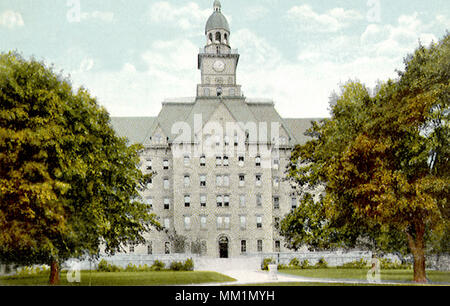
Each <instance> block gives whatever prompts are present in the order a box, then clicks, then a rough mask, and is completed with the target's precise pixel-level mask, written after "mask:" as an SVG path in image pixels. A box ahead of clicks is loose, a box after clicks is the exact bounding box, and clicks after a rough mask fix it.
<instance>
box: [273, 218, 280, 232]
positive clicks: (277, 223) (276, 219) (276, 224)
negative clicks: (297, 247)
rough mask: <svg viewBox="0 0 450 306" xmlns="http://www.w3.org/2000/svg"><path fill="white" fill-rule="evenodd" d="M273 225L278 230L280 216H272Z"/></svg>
mask: <svg viewBox="0 0 450 306" xmlns="http://www.w3.org/2000/svg"><path fill="white" fill-rule="evenodd" d="M273 226H274V227H275V229H276V230H278V229H279V228H280V218H279V217H275V218H274V221H273Z"/></svg>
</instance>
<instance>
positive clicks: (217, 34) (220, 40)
mask: <svg viewBox="0 0 450 306" xmlns="http://www.w3.org/2000/svg"><path fill="white" fill-rule="evenodd" d="M216 41H217V42H219V43H220V42H222V36H221V35H220V32H216Z"/></svg>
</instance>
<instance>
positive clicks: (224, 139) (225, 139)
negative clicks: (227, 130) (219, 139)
mask: <svg viewBox="0 0 450 306" xmlns="http://www.w3.org/2000/svg"><path fill="white" fill-rule="evenodd" d="M223 142H224V144H225V145H226V146H229V145H230V137H228V136H225V137H224V138H223Z"/></svg>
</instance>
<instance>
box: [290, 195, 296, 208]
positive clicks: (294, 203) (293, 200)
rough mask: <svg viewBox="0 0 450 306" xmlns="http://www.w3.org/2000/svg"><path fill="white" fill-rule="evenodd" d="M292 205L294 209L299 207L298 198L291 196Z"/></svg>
mask: <svg viewBox="0 0 450 306" xmlns="http://www.w3.org/2000/svg"><path fill="white" fill-rule="evenodd" d="M291 207H292V210H296V209H297V198H291Z"/></svg>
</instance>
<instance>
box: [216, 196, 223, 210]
mask: <svg viewBox="0 0 450 306" xmlns="http://www.w3.org/2000/svg"><path fill="white" fill-rule="evenodd" d="M222 206H223V197H222V196H221V195H218V196H217V207H222Z"/></svg>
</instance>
